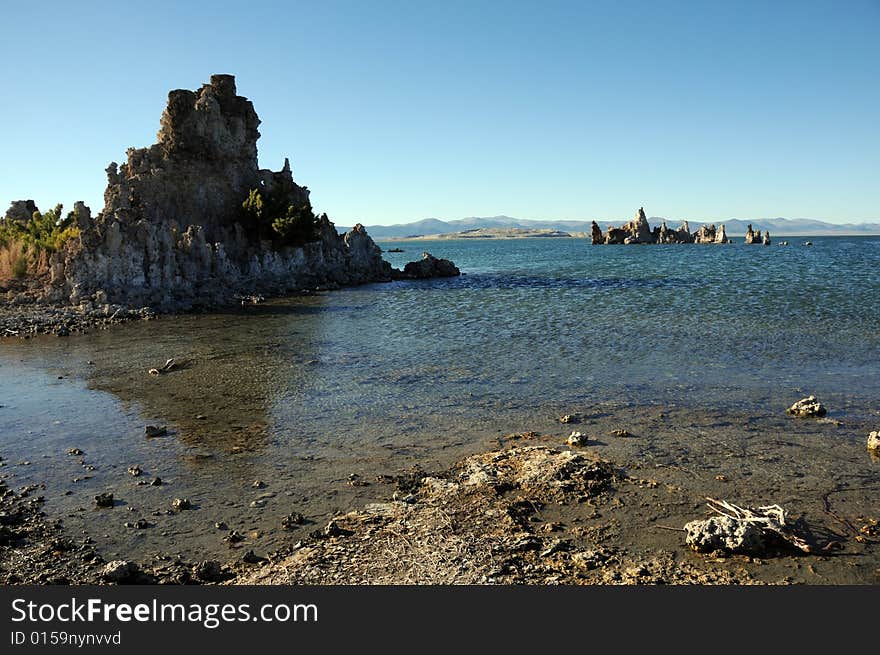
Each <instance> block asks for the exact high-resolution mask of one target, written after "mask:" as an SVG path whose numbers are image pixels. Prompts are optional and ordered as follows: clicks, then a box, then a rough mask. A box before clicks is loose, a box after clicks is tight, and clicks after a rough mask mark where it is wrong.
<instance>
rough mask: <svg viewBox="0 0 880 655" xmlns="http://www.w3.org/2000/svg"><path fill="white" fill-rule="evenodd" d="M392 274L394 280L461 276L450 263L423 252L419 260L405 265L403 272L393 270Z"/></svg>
mask: <svg viewBox="0 0 880 655" xmlns="http://www.w3.org/2000/svg"><path fill="white" fill-rule="evenodd" d="M392 273H393V277H394V279H396V280H424V279H428V278H435V277H455V276H456V275H461V271H459V270H458V268H457V267H456V266H455V264H453V263H452V262H451V261H449V260H448V259H438V258H436V257H434V256H433V255H432V254H431V253H429V252H423V253H422V258H421V260H419V261H416V262H409V263H408V264H406V265H405V266H404V267H403V271H398V270H396V269H395V270H394V271H393V272H392Z"/></svg>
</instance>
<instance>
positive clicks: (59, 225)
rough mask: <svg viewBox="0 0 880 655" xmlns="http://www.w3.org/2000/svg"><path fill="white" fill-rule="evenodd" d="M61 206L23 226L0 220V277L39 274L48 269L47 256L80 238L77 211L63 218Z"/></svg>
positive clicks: (12, 221) (34, 216) (8, 219)
mask: <svg viewBox="0 0 880 655" xmlns="http://www.w3.org/2000/svg"><path fill="white" fill-rule="evenodd" d="M61 209H62V206H61V205H56V206H55V208H54V209H51V210H49V211H47V212H44V213H42V214H41V213H40V212H34V215H33V216H32V217H31V219H30V220H29V221H28V222H27V223H25V224H22V223H20V222H18V221H15V220H12V219H10V218H0V277H8V276H12V277H14V278H22V277H24V276H25V275H27V274H28V272H29V271H35V272H38V273H39V272H40V271H39V270H38V269H39V268H40V267H41V266H43V267H45V265H46V261H47V258H46V257H45V255H46V253H53V252H56V251H57V250H60V249H61V248H62V247H63V246H64V243H65V242H66V241H68V240H69V239H71V238H73V237H75V236H78V235H79V233H80V231H79V228H78V227H77V226H76V212H75V211H73V212H70V213H69V214H68V215H67V216H66V217H65V218H62V217H61Z"/></svg>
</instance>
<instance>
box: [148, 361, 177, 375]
mask: <svg viewBox="0 0 880 655" xmlns="http://www.w3.org/2000/svg"><path fill="white" fill-rule="evenodd" d="M175 366H177V364H175V363H174V358H173V357H172V358H171V359H169V360H168V361H166V362H165V364H163V365H162V366H161V367H159V368H151V369H150V370H149V373H150V375H162V374H163V373H168V372H169V371H172V370H174V367H175Z"/></svg>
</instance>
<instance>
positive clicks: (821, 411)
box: [785, 396, 827, 418]
mask: <svg viewBox="0 0 880 655" xmlns="http://www.w3.org/2000/svg"><path fill="white" fill-rule="evenodd" d="M785 411H786V413H787V414H791V415H792V416H799V417H804V418H811V417H815V416H825V414H826V413H827V411H826V409H825V407H824V406H823V405H822V403H820V402H819V400H818V399H817V398H816V396H809V397H807V398H801V399H800V400H799V401H797V402H796V403H795V404H794V405H792V406H791V407H789V408H788V409H787V410H785Z"/></svg>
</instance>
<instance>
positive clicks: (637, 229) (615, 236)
mask: <svg viewBox="0 0 880 655" xmlns="http://www.w3.org/2000/svg"><path fill="white" fill-rule="evenodd" d="M590 227H591V231H590V236H591V238H592V242H593V245H597V244H606V245H615V244H626V245H629V244H634V243H635V244H638V243H660V244H666V243H730V239H728V238H727V232H726V231H725V229H724V226H723V225H722V226H721V227H720V228H717V229H716V228H715V226H714V225H703V226H702V227H701V228H700V229H699V230H698V231H697V232H695V233H694V234H691V231H690V226H689V225H688V222H687V221H684V222H683V223H682V224H681V227H679V228H678V229H676V230H670V229H669V228H668V227H667V226H666V222H665V221H664V222H663V224H662V225H661V226H660V227H655V228H654V229H653V230H652V229H651V226H650V225H649V224H648V219H647V217H646V216H645V210H644V208H642V207H640V208H639V211H638V212H637V213H636V215H635V218H633V220H631V221H629V222H628V223H625V224H624V225H623V226H622V227H609V228H608V231H607V232H605V233H603V232H602V229H601V228H600V227H599V224H598V223H596V221H593V223H592V225H591V226H590Z"/></svg>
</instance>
